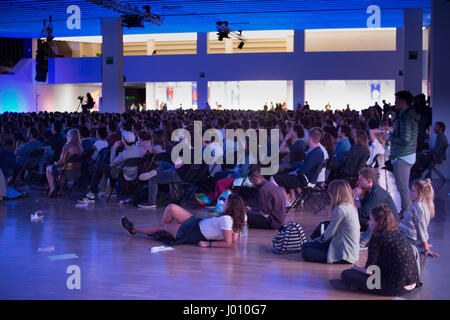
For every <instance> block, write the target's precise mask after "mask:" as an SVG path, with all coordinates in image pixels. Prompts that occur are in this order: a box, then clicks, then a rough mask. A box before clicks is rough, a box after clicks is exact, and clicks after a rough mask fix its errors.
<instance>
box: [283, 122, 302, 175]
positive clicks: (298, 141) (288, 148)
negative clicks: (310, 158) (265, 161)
mask: <svg viewBox="0 0 450 320" xmlns="http://www.w3.org/2000/svg"><path fill="white" fill-rule="evenodd" d="M304 136H305V131H304V129H303V126H302V125H301V124H299V125H294V126H293V127H292V128H291V130H290V131H289V132H288V134H287V135H286V137H284V140H283V142H282V143H281V146H280V153H289V162H290V164H291V166H292V167H293V168H295V164H296V163H298V162H301V161H303V160H305V151H306V144H305V141H303V137H304Z"/></svg>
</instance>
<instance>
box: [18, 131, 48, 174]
mask: <svg viewBox="0 0 450 320" xmlns="http://www.w3.org/2000/svg"><path fill="white" fill-rule="evenodd" d="M38 149H42V143H41V142H40V141H39V131H38V130H37V129H36V128H31V129H30V130H28V142H26V143H24V144H23V145H21V146H20V147H18V148H17V149H16V151H15V152H14V155H15V156H16V165H17V166H18V167H23V165H24V164H25V162H26V161H27V160H28V158H29V156H30V154H31V153H32V152H33V151H35V150H38Z"/></svg>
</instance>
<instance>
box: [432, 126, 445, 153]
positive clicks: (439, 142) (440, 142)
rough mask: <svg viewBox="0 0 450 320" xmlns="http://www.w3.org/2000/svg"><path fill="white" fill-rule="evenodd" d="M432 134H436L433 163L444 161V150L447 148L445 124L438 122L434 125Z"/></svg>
mask: <svg viewBox="0 0 450 320" xmlns="http://www.w3.org/2000/svg"><path fill="white" fill-rule="evenodd" d="M434 133H436V144H435V146H434V149H432V152H433V161H435V162H441V161H443V160H445V159H446V154H445V150H446V149H447V147H448V140H447V136H446V135H445V123H443V122H441V121H438V122H436V124H435V125H434Z"/></svg>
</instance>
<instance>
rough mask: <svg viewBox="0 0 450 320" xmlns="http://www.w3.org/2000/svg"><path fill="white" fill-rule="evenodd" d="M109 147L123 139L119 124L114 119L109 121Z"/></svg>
mask: <svg viewBox="0 0 450 320" xmlns="http://www.w3.org/2000/svg"><path fill="white" fill-rule="evenodd" d="M107 140H108V147H110V148H111V147H112V146H113V145H114V144H115V143H116V142H117V141H120V140H122V136H121V135H120V133H119V132H117V124H116V123H115V122H114V121H110V122H109V123H108V139H107Z"/></svg>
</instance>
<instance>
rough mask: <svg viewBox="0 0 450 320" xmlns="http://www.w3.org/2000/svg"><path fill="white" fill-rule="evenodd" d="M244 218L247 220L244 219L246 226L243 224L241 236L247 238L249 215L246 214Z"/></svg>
mask: <svg viewBox="0 0 450 320" xmlns="http://www.w3.org/2000/svg"><path fill="white" fill-rule="evenodd" d="M244 219H245V220H244V226H243V228H242V231H241V233H240V237H241V238H246V237H247V236H248V223H247V215H245V218H244Z"/></svg>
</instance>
